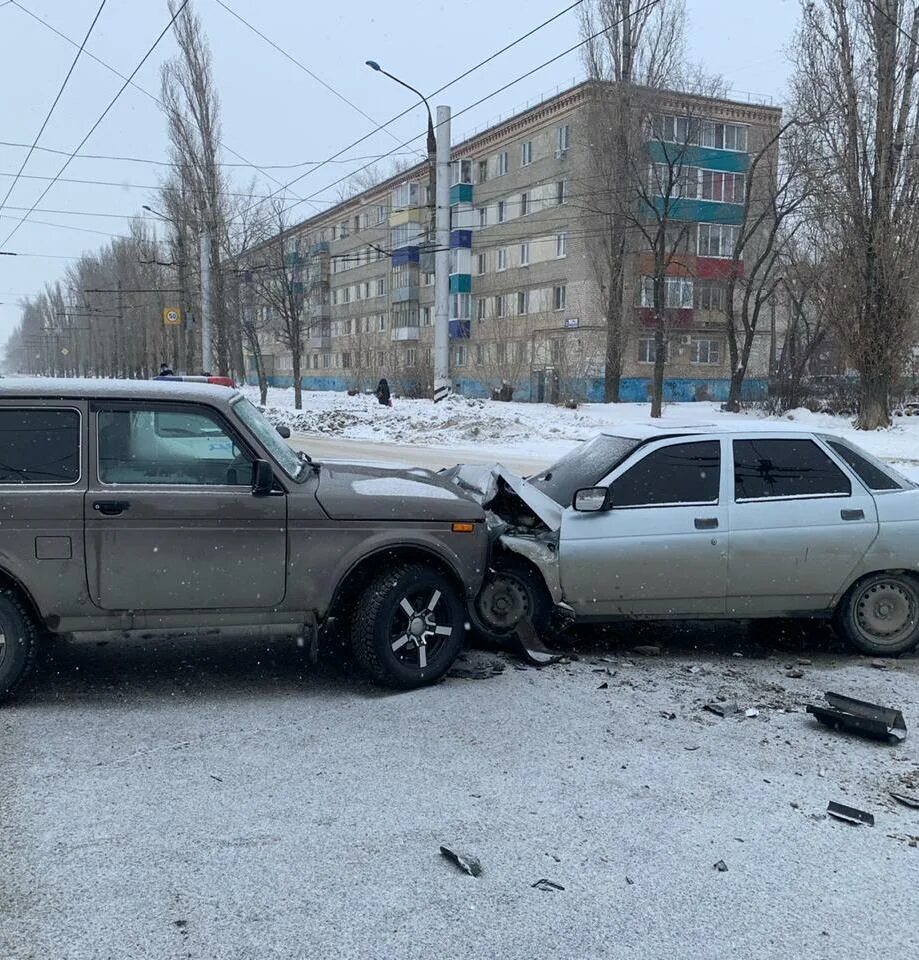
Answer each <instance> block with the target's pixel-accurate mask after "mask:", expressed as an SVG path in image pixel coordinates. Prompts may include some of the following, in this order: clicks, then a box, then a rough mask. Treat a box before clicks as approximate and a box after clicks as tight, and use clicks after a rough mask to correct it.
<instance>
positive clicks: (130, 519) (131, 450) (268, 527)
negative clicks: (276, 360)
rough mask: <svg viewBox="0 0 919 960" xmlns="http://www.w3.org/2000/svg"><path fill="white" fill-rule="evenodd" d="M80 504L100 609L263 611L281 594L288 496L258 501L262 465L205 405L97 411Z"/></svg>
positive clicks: (105, 406)
mask: <svg viewBox="0 0 919 960" xmlns="http://www.w3.org/2000/svg"><path fill="white" fill-rule="evenodd" d="M92 423H93V426H94V429H93V431H92V434H91V435H92V437H93V440H94V443H93V446H92V453H93V457H92V459H93V469H92V471H91V480H90V486H89V489H88V491H87V493H86V497H85V502H84V522H85V530H86V534H85V537H86V565H87V570H86V572H87V580H88V583H89V588H90V594H91V596H92V599H93V601H94V602H95V603H96V605H97V606H99V607H101V608H103V609H105V610H122V611H124V610H129V611H134V612H142V611H175V610H220V611H223V610H229V609H241V608H266V607H272V606H274V605H276V604H278V603H280V602H281V601H282V600H283V599H284V595H285V590H286V561H287V502H286V496H285V495H284V494H283V493H282V492H280V491H278V493H277V495H270V496H254V495H253V493H252V464H253V461H254V460H255V454H254V453H253V451H252V449H251V448H250V447H248V446H247V444H245V443H244V442H243V441H242V440H241V439H240V437H239V436H238V434H237V433H236V432H235V430H234V429H233V427H232V425H231V424H229V423H228V422H227V421H226V420H225V419H224V418H223V416H222V415H221V414H219V413H218V412H217V411H216V410H213V409H211V408H209V407H207V406H205V405H199V404H165V403H164V404H158V403H153V402H148V401H143V402H137V403H122V402H112V403H107V402H106V403H98V404H95V405H94V407H93V415H92Z"/></svg>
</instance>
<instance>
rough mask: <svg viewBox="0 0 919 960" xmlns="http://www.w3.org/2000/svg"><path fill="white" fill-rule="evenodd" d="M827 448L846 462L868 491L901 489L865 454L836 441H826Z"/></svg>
mask: <svg viewBox="0 0 919 960" xmlns="http://www.w3.org/2000/svg"><path fill="white" fill-rule="evenodd" d="M827 446H828V447H830V448H831V449H832V450H833V452H834V453H838V454H839V456H840V457H842V459H843V460H845V461H846V463H847V464H848V465H849V466H850V467H851V469H852V472H853V473H854V474H855V475H856V476H857V477H858V479H859V480H861V482H862V483H863V484H864V485H865V486H866V487H867V488H868V489H869V490H900V489H902V487H901V485H900V483H899V481H897V480H894V478H893V477H892V476H890V474H888V473H887V472H886V471H885V470H884V468H883V467H882V466H881V465H880V464H879V463H876V462H875V461H873V460H871V459H869V458H868V455H867V454H864V453H861V452H860V451H859V450H855V449H854V448H853V447H850V446H849V445H848V444H847V443H840V442H839V441H838V440H827Z"/></svg>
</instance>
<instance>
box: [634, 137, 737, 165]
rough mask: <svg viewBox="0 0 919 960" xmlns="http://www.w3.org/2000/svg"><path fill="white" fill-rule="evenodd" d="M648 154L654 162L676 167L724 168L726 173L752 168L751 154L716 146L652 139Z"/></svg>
mask: <svg viewBox="0 0 919 960" xmlns="http://www.w3.org/2000/svg"><path fill="white" fill-rule="evenodd" d="M648 154H649V157H650V159H651V160H652V161H653V162H654V163H666V164H672V165H673V166H674V167H702V168H704V169H705V170H722V171H724V172H725V173H746V171H747V170H748V169H749V168H750V155H749V154H748V153H736V152H734V151H733V150H719V149H717V148H716V147H697V146H692V145H689V146H685V145H683V144H681V143H661V142H660V141H659V140H651V141H650V142H649V143H648Z"/></svg>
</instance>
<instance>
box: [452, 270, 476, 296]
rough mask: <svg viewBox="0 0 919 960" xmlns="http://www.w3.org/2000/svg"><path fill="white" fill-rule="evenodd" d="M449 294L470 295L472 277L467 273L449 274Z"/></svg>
mask: <svg viewBox="0 0 919 960" xmlns="http://www.w3.org/2000/svg"><path fill="white" fill-rule="evenodd" d="M450 293H472V277H471V276H469V274H468V273H453V274H451V275H450Z"/></svg>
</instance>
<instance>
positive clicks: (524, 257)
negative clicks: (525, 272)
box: [520, 243, 530, 267]
mask: <svg viewBox="0 0 919 960" xmlns="http://www.w3.org/2000/svg"><path fill="white" fill-rule="evenodd" d="M529 265H530V245H529V244H528V243H521V244H520V266H521V267H528V266H529Z"/></svg>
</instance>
